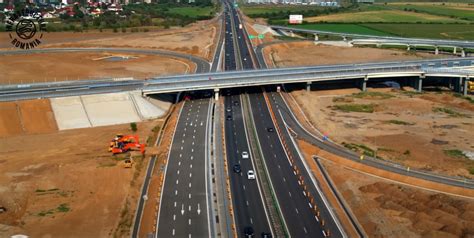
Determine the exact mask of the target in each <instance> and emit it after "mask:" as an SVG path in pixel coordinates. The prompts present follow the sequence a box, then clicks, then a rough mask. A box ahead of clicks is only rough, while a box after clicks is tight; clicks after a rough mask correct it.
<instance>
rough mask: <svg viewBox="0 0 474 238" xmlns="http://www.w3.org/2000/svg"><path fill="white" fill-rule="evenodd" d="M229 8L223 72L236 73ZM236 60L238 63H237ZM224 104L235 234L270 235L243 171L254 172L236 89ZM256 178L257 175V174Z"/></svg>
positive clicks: (227, 93) (235, 28)
mask: <svg viewBox="0 0 474 238" xmlns="http://www.w3.org/2000/svg"><path fill="white" fill-rule="evenodd" d="M231 8H232V7H230V6H229V4H225V12H224V17H225V32H226V34H225V42H226V44H225V57H224V62H225V70H227V71H229V70H236V69H237V67H238V66H237V65H239V67H241V65H243V63H242V59H241V57H240V55H239V50H238V49H239V48H237V49H235V48H234V47H235V46H236V45H235V39H238V37H237V36H238V35H237V34H236V32H238V30H239V27H238V23H236V22H235V18H233V15H232V14H231V13H232V9H231ZM237 61H238V62H237ZM224 95H225V99H224V100H225V101H224V107H225V108H224V111H225V124H224V125H225V141H226V154H227V165H228V168H229V173H230V174H229V176H230V187H231V192H232V200H233V201H232V202H233V207H234V210H235V222H236V227H237V234H238V236H239V237H242V236H244V229H245V228H246V227H252V229H253V230H254V233H255V234H257V235H260V234H261V233H262V232H265V233H269V232H271V230H270V226H269V223H268V218H267V216H266V211H265V208H264V205H263V201H262V198H261V195H260V190H259V187H258V182H257V180H249V179H248V178H247V171H249V170H253V171H256V170H255V168H254V166H253V163H252V155H251V151H250V148H249V142H248V140H247V134H246V132H245V125H244V119H243V115H242V105H241V102H240V90H226V91H225V93H224ZM244 151H245V152H247V153H249V158H248V159H244V158H242V152H244ZM235 165H238V166H240V172H235V171H234V168H233V167H234V166H235ZM257 176H258V175H257Z"/></svg>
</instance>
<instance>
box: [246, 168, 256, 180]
mask: <svg viewBox="0 0 474 238" xmlns="http://www.w3.org/2000/svg"><path fill="white" fill-rule="evenodd" d="M247 178H248V179H249V180H254V179H255V172H253V170H249V171H248V172H247Z"/></svg>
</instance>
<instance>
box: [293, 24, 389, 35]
mask: <svg viewBox="0 0 474 238" xmlns="http://www.w3.org/2000/svg"><path fill="white" fill-rule="evenodd" d="M295 27H297V28H302V29H308V30H319V31H330V32H340V33H352V34H363V35H374V36H392V34H390V33H386V32H384V31H379V30H375V29H371V28H367V27H365V26H363V25H359V24H305V25H295Z"/></svg>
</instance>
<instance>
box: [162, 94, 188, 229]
mask: <svg viewBox="0 0 474 238" xmlns="http://www.w3.org/2000/svg"><path fill="white" fill-rule="evenodd" d="M185 104H186V101H184V102H183V105H182V106H181V109H180V110H179V114H178V119H177V121H176V125H175V127H174V131H173V137H172V139H171V144H170V148H169V151H168V158H167V159H166V160H167V163H166V166H165V173H164V175H165V176H164V177H163V185H162V187H161V192H163V191H164V188H165V184H166V173H167V172H168V164H169V162H170V155H171V149H172V148H173V142H174V136H175V134H176V129H177V128H178V124H179V119H180V118H181V112H182V111H183V108H184V105H185ZM162 201H163V195H162V194H160V206H159V208H158V216H157V218H156V236H155V237H158V230H159V229H158V227H159V224H160V214H161V205H162Z"/></svg>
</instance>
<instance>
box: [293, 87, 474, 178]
mask: <svg viewBox="0 0 474 238" xmlns="http://www.w3.org/2000/svg"><path fill="white" fill-rule="evenodd" d="M356 91H358V90H357V89H347V90H327V91H313V92H310V93H308V92H306V91H295V92H293V93H292V95H293V96H294V97H295V98H296V100H297V102H298V104H300V105H301V106H302V109H303V111H305V113H306V115H307V116H308V118H309V120H310V121H311V122H312V124H313V125H314V126H316V127H317V128H319V129H320V130H321V131H322V132H323V133H324V134H326V135H328V136H329V138H330V139H332V140H334V141H335V142H337V143H341V144H342V143H346V144H347V146H350V147H356V148H355V149H356V150H357V151H359V152H360V153H364V151H365V149H364V147H367V148H368V150H373V151H376V155H377V156H379V157H381V158H382V159H388V160H392V161H395V162H397V163H399V164H402V165H404V166H407V167H412V168H417V169H423V170H427V171H434V172H438V173H443V174H447V175H453V176H463V177H469V178H473V177H474V176H473V175H472V174H470V173H469V169H471V168H473V167H474V161H472V160H469V159H467V158H463V156H458V157H456V156H455V155H453V154H451V153H449V152H448V151H450V150H460V151H474V142H473V141H472V140H471V139H470V138H474V134H472V132H473V131H474V124H473V123H472V117H474V104H472V103H469V102H468V101H466V100H464V99H461V98H457V97H454V96H452V95H451V94H448V93H444V94H438V93H423V94H419V95H418V94H412V93H406V92H404V91H390V90H389V89H380V90H378V91H385V92H382V93H375V94H374V93H373V92H369V93H366V94H351V93H354V92H356ZM371 91H375V90H374V89H371ZM382 98H385V99H382ZM360 105H366V106H368V107H369V108H370V109H373V112H372V113H367V112H353V111H350V112H346V111H344V110H343V109H344V107H347V106H349V107H360ZM341 108H342V109H341ZM445 109H446V110H447V111H444V110H445ZM341 110H342V111H341ZM453 153H454V154H455V152H453Z"/></svg>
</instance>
